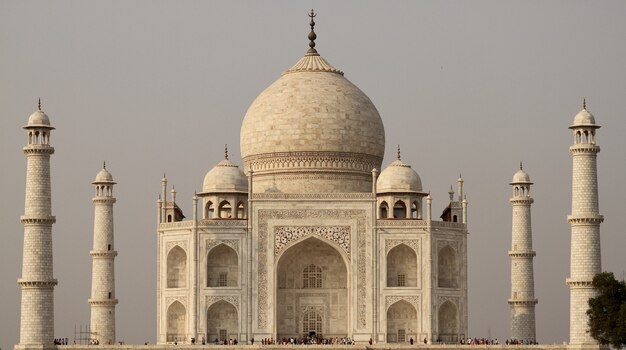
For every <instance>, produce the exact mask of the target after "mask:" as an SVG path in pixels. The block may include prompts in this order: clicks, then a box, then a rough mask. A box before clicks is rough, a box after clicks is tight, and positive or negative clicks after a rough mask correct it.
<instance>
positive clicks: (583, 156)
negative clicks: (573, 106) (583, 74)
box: [567, 102, 604, 345]
mask: <svg viewBox="0 0 626 350" xmlns="http://www.w3.org/2000/svg"><path fill="white" fill-rule="evenodd" d="M569 128H570V129H572V131H573V134H574V144H573V145H572V146H570V148H569V151H570V153H571V154H572V160H573V168H572V214H571V215H569V216H568V217H567V221H568V222H569V224H570V226H571V230H572V246H571V253H570V277H569V278H568V279H567V285H568V286H569V289H570V311H569V312H570V316H569V317H570V321H569V327H570V328H569V332H570V335H569V342H570V344H574V345H580V344H596V343H597V342H596V341H595V340H594V339H593V338H592V337H591V336H590V335H589V333H587V329H588V326H587V314H586V311H587V309H589V305H588V303H587V302H588V300H589V298H591V297H593V296H595V293H594V290H593V287H592V286H591V282H592V280H593V277H594V276H595V275H596V274H598V273H600V272H601V265H600V224H601V223H602V221H603V220H604V218H603V217H602V215H600V214H599V207H598V172H597V167H596V157H597V154H598V152H600V147H598V146H597V145H596V130H597V129H598V128H600V126H599V125H596V121H595V118H594V117H593V115H592V114H591V113H589V111H587V106H586V104H585V102H583V109H582V111H580V112H579V113H578V114H576V116H575V117H574V123H573V124H572V125H571V126H570V127H569Z"/></svg>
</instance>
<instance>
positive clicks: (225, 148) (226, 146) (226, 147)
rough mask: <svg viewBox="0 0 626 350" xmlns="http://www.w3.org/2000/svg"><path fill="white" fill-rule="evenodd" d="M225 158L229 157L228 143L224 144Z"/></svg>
mask: <svg viewBox="0 0 626 350" xmlns="http://www.w3.org/2000/svg"><path fill="white" fill-rule="evenodd" d="M224 159H228V144H224Z"/></svg>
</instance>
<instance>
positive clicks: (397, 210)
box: [393, 201, 406, 219]
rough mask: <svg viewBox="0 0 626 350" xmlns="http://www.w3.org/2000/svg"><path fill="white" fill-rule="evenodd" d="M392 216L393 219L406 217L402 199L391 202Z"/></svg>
mask: <svg viewBox="0 0 626 350" xmlns="http://www.w3.org/2000/svg"><path fill="white" fill-rule="evenodd" d="M393 217H394V219H405V218H406V204H405V203H404V201H396V202H395V203H394V204H393Z"/></svg>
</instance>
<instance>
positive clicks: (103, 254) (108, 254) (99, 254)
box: [89, 250, 117, 258]
mask: <svg viewBox="0 0 626 350" xmlns="http://www.w3.org/2000/svg"><path fill="white" fill-rule="evenodd" d="M89 255H91V256H93V257H94V258H115V257H116V256H117V251H116V250H105V251H101V250H92V251H90V252H89Z"/></svg>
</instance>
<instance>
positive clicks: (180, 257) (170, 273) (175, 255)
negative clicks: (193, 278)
mask: <svg viewBox="0 0 626 350" xmlns="http://www.w3.org/2000/svg"><path fill="white" fill-rule="evenodd" d="M185 287H187V253H185V250H183V248H181V247H180V246H178V245H176V246H174V248H172V249H171V250H170V251H169V253H168V254H167V288H185Z"/></svg>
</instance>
